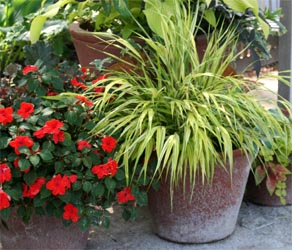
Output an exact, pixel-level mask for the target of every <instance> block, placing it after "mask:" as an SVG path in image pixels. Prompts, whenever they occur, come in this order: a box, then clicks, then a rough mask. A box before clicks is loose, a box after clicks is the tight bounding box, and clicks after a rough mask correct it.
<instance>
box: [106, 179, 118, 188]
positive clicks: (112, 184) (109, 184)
mask: <svg viewBox="0 0 292 250" xmlns="http://www.w3.org/2000/svg"><path fill="white" fill-rule="evenodd" d="M116 185H117V183H116V181H115V180H114V179H112V178H107V179H105V186H106V188H107V189H108V190H114V189H115V187H116Z"/></svg>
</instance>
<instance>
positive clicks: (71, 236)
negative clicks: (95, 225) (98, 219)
mask: <svg viewBox="0 0 292 250" xmlns="http://www.w3.org/2000/svg"><path fill="white" fill-rule="evenodd" d="M5 222H6V224H7V226H8V228H9V230H7V228H6V227H4V226H3V224H2V223H0V242H1V244H2V249H3V250H6V249H11V250H18V249H19V250H28V249H33V250H37V249H40V250H45V249H46V250H47V249H54V250H56V249H58V250H69V249H70V250H73V249H76V250H77V249H78V250H82V249H85V247H86V243H87V238H88V234H89V232H88V231H85V232H82V231H81V230H80V229H79V227H78V225H77V224H72V225H70V226H69V227H65V226H64V225H63V223H62V221H61V219H57V218H55V217H48V216H33V218H32V220H31V221H30V222H29V223H27V224H25V223H23V222H22V220H21V218H20V217H18V216H16V215H15V214H11V216H10V217H9V219H8V220H7V221H5Z"/></svg>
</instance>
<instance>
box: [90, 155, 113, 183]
mask: <svg viewBox="0 0 292 250" xmlns="http://www.w3.org/2000/svg"><path fill="white" fill-rule="evenodd" d="M117 169H118V163H117V162H116V161H115V160H112V159H110V158H109V159H108V162H107V163H105V164H99V165H96V166H93V167H92V169H91V172H92V173H93V174H95V175H97V177H98V179H102V178H103V177H105V176H110V175H111V176H114V175H115V174H116V173H117Z"/></svg>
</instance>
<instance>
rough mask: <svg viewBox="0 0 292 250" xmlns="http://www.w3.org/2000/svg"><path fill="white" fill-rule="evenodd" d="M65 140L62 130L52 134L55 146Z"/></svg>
mask: <svg viewBox="0 0 292 250" xmlns="http://www.w3.org/2000/svg"><path fill="white" fill-rule="evenodd" d="M64 140H65V133H64V131H62V130H59V131H57V132H55V133H54V134H53V141H54V143H55V144H57V143H58V142H62V141H64Z"/></svg>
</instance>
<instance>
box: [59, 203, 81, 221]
mask: <svg viewBox="0 0 292 250" xmlns="http://www.w3.org/2000/svg"><path fill="white" fill-rule="evenodd" d="M80 218H81V217H80V216H79V215H78V208H77V207H75V206H73V205H72V204H71V203H68V204H67V205H66V206H65V207H64V213H63V219H64V220H71V221H72V222H74V223H75V222H77V221H78V220H79V219H80Z"/></svg>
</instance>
